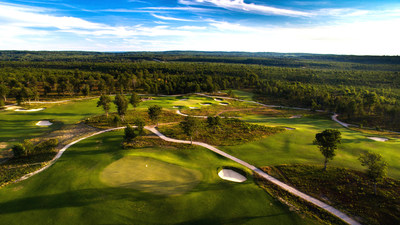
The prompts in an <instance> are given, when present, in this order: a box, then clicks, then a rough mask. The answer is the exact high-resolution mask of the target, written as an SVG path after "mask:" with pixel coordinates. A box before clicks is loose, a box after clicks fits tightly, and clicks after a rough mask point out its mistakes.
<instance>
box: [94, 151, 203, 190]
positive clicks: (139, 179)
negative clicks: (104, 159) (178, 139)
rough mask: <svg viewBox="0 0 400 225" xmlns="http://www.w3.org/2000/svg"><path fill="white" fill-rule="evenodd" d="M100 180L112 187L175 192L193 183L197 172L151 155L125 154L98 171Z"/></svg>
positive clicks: (199, 176) (199, 175)
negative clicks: (149, 156) (148, 156)
mask: <svg viewBox="0 0 400 225" xmlns="http://www.w3.org/2000/svg"><path fill="white" fill-rule="evenodd" d="M100 179H101V181H103V182H104V183H106V184H109V185H110V186H112V187H125V188H133V189H136V190H140V191H144V192H149V193H154V194H161V195H178V194H183V193H186V192H188V191H189V190H191V189H192V188H193V187H194V186H196V185H197V184H198V183H199V182H200V180H201V173H200V172H199V171H197V170H191V169H187V168H184V167H181V166H177V165H174V164H170V163H165V162H163V161H160V160H156V159H153V158H147V157H134V156H125V157H123V158H121V159H119V160H117V161H115V162H113V163H111V164H110V165H108V166H107V167H106V168H105V169H104V170H103V171H102V172H101V174H100Z"/></svg>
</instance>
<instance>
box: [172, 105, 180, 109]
mask: <svg viewBox="0 0 400 225" xmlns="http://www.w3.org/2000/svg"><path fill="white" fill-rule="evenodd" d="M172 108H174V109H180V108H182V106H178V105H174V106H172Z"/></svg>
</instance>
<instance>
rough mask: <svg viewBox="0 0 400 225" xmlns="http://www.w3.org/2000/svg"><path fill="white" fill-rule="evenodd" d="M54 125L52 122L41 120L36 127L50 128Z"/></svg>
mask: <svg viewBox="0 0 400 225" xmlns="http://www.w3.org/2000/svg"><path fill="white" fill-rule="evenodd" d="M52 124H53V123H52V122H50V121H48V120H41V121H39V122H37V123H36V126H43V127H45V126H50V125H52Z"/></svg>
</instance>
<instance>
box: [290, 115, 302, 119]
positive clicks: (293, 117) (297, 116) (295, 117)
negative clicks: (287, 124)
mask: <svg viewBox="0 0 400 225" xmlns="http://www.w3.org/2000/svg"><path fill="white" fill-rule="evenodd" d="M301 117H302V115H294V116H291V117H289V118H290V119H298V118H301Z"/></svg>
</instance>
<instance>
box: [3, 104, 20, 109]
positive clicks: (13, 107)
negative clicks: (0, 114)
mask: <svg viewBox="0 0 400 225" xmlns="http://www.w3.org/2000/svg"><path fill="white" fill-rule="evenodd" d="M20 108H21V106H16V105H6V106H5V110H16V109H20Z"/></svg>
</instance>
